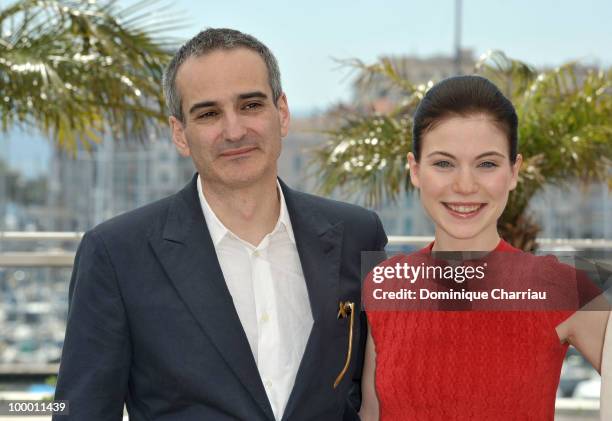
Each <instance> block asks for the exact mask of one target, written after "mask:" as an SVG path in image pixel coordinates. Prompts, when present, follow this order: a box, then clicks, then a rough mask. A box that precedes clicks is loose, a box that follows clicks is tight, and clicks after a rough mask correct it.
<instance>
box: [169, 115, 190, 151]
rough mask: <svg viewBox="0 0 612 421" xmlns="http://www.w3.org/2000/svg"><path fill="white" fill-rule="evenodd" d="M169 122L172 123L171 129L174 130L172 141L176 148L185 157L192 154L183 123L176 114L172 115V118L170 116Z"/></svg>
mask: <svg viewBox="0 0 612 421" xmlns="http://www.w3.org/2000/svg"><path fill="white" fill-rule="evenodd" d="M168 122H169V123H170V129H171V130H172V143H174V146H175V147H176V150H177V151H178V153H179V154H181V156H183V157H188V156H190V155H191V150H190V149H189V143H188V142H187V138H186V137H185V129H184V127H183V123H182V122H181V121H180V120H179V119H178V118H176V117H174V116H170V118H168Z"/></svg>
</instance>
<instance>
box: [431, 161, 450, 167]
mask: <svg viewBox="0 0 612 421" xmlns="http://www.w3.org/2000/svg"><path fill="white" fill-rule="evenodd" d="M434 166H436V167H439V168H451V167H452V166H453V164H451V163H450V162H448V161H437V162H434Z"/></svg>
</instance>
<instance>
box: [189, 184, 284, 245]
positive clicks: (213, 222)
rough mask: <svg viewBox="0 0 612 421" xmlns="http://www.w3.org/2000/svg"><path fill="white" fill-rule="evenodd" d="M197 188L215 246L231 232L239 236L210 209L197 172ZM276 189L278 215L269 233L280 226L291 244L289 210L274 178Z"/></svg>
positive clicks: (274, 231) (275, 230) (281, 190)
mask: <svg viewBox="0 0 612 421" xmlns="http://www.w3.org/2000/svg"><path fill="white" fill-rule="evenodd" d="M197 188H198V198H199V199H200V206H201V207H202V213H203V214H204V220H205V221H206V225H207V226H208V232H209V233H210V238H211V239H212V241H213V244H214V245H215V247H216V246H217V245H218V244H219V242H220V241H221V240H223V238H225V236H226V235H227V234H231V235H233V236H234V237H236V238H239V237H238V236H237V235H236V234H234V233H233V232H231V231H230V230H229V229H228V228H227V227H226V226H225V225H223V223H222V222H221V221H220V220H219V218H218V217H217V215H216V214H215V212H214V211H213V210H212V208H211V207H210V205H209V204H208V201H207V200H206V197H205V196H204V191H203V190H202V180H201V178H200V175H199V174H198V180H197ZM276 189H277V191H278V193H279V197H280V205H281V206H280V214H279V215H278V220H277V221H276V225H275V226H274V229H273V230H272V232H271V233H270V234H272V235H273V234H275V233H276V232H279V231H280V229H281V228H284V229H285V231H286V232H287V235H288V236H289V239H290V240H291V242H292V243H293V244H295V237H294V235H293V227H292V226H291V219H290V218H289V210H288V209H287V203H286V202H285V196H284V194H283V189H282V188H281V186H280V183H279V182H278V179H277V180H276Z"/></svg>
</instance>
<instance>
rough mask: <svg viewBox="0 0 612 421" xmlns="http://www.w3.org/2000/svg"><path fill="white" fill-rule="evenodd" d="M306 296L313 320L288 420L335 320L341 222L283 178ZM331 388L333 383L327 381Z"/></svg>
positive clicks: (318, 361) (288, 409) (287, 415)
mask: <svg viewBox="0 0 612 421" xmlns="http://www.w3.org/2000/svg"><path fill="white" fill-rule="evenodd" d="M281 187H282V188H283V195H284V196H285V202H286V203H287V209H288V211H289V216H290V218H291V225H292V228H293V233H294V236H295V241H296V244H297V249H298V254H299V256H300V262H301V265H302V271H303V273H304V278H305V280H306V287H307V289H308V298H309V300H310V308H311V310H312V318H313V320H314V323H313V326H312V331H311V333H310V337H309V338H308V343H307V345H306V349H305V351H304V356H303V357H302V361H301V363H300V367H299V369H298V373H297V376H296V379H295V385H294V387H293V390H292V392H291V395H290V397H289V401H288V403H287V407H286V409H285V413H284V415H283V419H284V420H287V419H291V416H292V413H293V412H294V411H295V410H296V407H297V404H298V403H299V402H300V401H301V400H302V398H304V395H305V394H306V393H308V386H309V384H310V382H311V380H312V377H313V376H314V375H315V373H317V371H318V367H319V365H320V358H321V354H322V352H323V347H324V340H325V338H326V337H327V335H328V334H329V332H331V331H332V329H333V326H334V324H335V322H336V312H337V306H338V288H339V274H340V256H341V251H342V235H343V228H344V226H343V223H342V222H339V223H335V224H333V223H330V222H329V221H328V220H327V219H326V218H324V217H322V216H321V215H318V214H316V213H314V212H313V211H312V204H310V203H308V201H309V200H310V199H309V198H308V196H305V195H302V194H301V193H297V192H293V191H292V190H291V189H289V188H288V187H287V186H286V185H285V184H284V183H283V182H282V181H281ZM329 387H330V388H331V387H332V385H331V384H330V385H329Z"/></svg>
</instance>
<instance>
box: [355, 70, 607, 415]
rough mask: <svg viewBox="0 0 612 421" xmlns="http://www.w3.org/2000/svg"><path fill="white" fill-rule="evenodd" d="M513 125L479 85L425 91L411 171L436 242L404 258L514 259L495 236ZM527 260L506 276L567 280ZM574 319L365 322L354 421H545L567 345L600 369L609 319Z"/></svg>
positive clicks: (557, 315) (464, 80)
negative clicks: (501, 255) (521, 273)
mask: <svg viewBox="0 0 612 421" xmlns="http://www.w3.org/2000/svg"><path fill="white" fill-rule="evenodd" d="M517 123H518V119H517V115H516V112H515V110H514V107H513V105H512V104H511V103H510V101H509V100H508V99H507V98H505V97H504V96H503V94H502V93H501V92H500V91H499V90H498V89H497V87H496V86H495V85H494V84H492V83H491V82H490V81H488V80H487V79H485V78H482V77H479V76H461V77H454V78H450V79H446V80H444V81H442V82H440V83H438V84H437V85H436V86H434V87H433V88H431V89H430V90H429V91H428V93H427V94H426V95H425V97H424V98H423V100H422V101H421V104H420V105H419V107H418V109H417V111H416V114H415V117H414V127H413V152H411V153H409V154H408V162H409V166H410V177H411V182H412V184H413V185H414V187H415V188H417V189H418V190H419V193H420V200H421V202H422V204H423V207H424V208H425V210H426V212H427V213H428V214H429V216H430V217H431V219H432V220H433V222H434V224H435V241H434V242H433V243H432V244H430V245H429V246H428V247H426V248H425V249H423V250H421V251H420V252H418V253H417V254H415V255H412V256H413V257H414V256H417V255H419V254H420V255H427V254H430V253H431V252H432V251H433V252H444V251H498V252H507V253H520V251H519V250H517V249H515V248H513V247H512V246H510V245H509V244H508V243H506V242H504V241H503V240H502V239H501V238H500V236H499V234H498V231H497V220H498V219H499V217H500V216H501V214H502V212H503V210H504V208H505V206H506V202H507V200H508V194H509V192H510V191H511V190H513V189H514V188H515V187H516V184H517V180H518V176H519V168H520V166H521V162H522V157H521V155H520V154H518V153H517ZM529 256H530V257H529V258H526V259H527V260H528V261H525V265H522V264H519V265H516V264H512V265H511V266H512V267H508V268H507V269H508V270H510V271H512V270H514V269H517V267H518V266H525V267H527V266H529V267H531V268H533V269H532V272H533V276H534V277H536V276H540V275H541V274H542V273H544V274H545V273H549V274H551V273H552V274H553V275H554V274H555V273H557V274H560V273H562V272H563V271H565V272H567V270H566V269H567V266H566V265H562V264H561V263H559V262H558V261H557V260H556V259H555V258H553V257H550V256H548V257H535V256H531V255H529ZM407 259H408V260H409V259H410V256H409V257H408V258H407ZM533 259H541V260H533ZM557 269H559V271H557ZM529 276H531V275H529ZM550 278H554V279H556V281H555V282H557V281H558V282H564V281H563V279H561V280H559V278H562V277H560V276H551V277H550ZM574 280H575V279H574ZM573 287H574V288H575V287H576V284H575V283H574V285H573ZM591 292H592V289H591ZM595 295H597V294H591V296H590V298H593V297H594V296H595ZM601 300H604V298H603V297H602V296H598V297H597V298H595V300H594V301H595V302H597V301H601ZM604 301H605V300H604ZM364 302H366V311H368V304H367V299H366V298H364ZM575 310H576V309H574V310H573V311H572V310H570V309H567V308H563V309H559V310H558V311H552V310H551V311H529V310H527V311H500V310H487V311H368V323H369V327H370V329H369V332H370V333H369V336H368V340H367V346H366V357H365V361H364V371H363V377H362V393H363V404H362V408H361V412H360V416H361V418H362V420H364V421H369V420H378V419H382V420H391V421H399V420H496V421H500V420H552V419H553V418H554V410H555V408H554V405H555V396H556V390H557V386H558V383H559V375H560V370H561V365H562V362H563V358H564V356H565V353H566V350H567V347H568V344H572V345H574V346H575V347H576V348H577V349H578V350H579V351H580V352H581V353H582V355H583V356H584V357H585V358H586V359H587V360H588V361H589V362H590V363H591V364H592V365H593V367H595V368H596V369H597V370H598V371H599V370H600V367H601V358H602V348H603V341H604V334H605V330H606V324H607V320H608V314H609V313H608V311H580V312H576V311H575Z"/></svg>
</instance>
